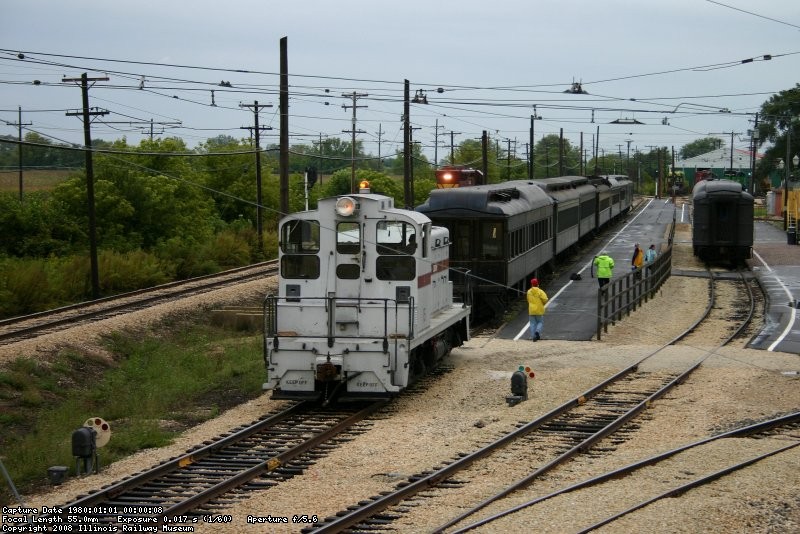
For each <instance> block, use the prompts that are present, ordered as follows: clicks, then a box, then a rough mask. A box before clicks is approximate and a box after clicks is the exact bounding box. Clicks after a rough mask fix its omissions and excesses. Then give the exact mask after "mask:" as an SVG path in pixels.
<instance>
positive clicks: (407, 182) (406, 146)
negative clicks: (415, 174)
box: [402, 80, 414, 209]
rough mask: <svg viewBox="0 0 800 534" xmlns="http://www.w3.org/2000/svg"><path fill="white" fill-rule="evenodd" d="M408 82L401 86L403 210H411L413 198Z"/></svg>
mask: <svg viewBox="0 0 800 534" xmlns="http://www.w3.org/2000/svg"><path fill="white" fill-rule="evenodd" d="M409 86H410V82H409V81H408V80H405V81H404V85H403V117H402V121H403V200H404V201H405V208H406V209H411V205H412V204H413V203H414V198H413V197H412V196H411V117H410V116H409V114H410V112H411V102H410V95H409V92H410V89H409Z"/></svg>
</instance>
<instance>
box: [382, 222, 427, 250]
mask: <svg viewBox="0 0 800 534" xmlns="http://www.w3.org/2000/svg"><path fill="white" fill-rule="evenodd" d="M376 229H377V243H378V254H380V255H387V254H389V255H391V254H395V255H397V254H414V252H415V251H416V250H417V243H418V242H419V236H418V235H417V231H416V229H415V228H414V225H413V224H411V223H408V222H405V221H378V224H377V225H376Z"/></svg>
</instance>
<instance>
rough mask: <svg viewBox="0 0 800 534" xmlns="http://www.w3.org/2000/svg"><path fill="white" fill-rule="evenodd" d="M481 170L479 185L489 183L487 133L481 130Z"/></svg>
mask: <svg viewBox="0 0 800 534" xmlns="http://www.w3.org/2000/svg"><path fill="white" fill-rule="evenodd" d="M481 170H482V171H483V179H482V180H481V181H482V183H481V185H484V184H487V183H489V134H488V132H487V131H486V130H483V134H481Z"/></svg>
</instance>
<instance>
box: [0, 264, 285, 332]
mask: <svg viewBox="0 0 800 534" xmlns="http://www.w3.org/2000/svg"><path fill="white" fill-rule="evenodd" d="M274 263H275V262H265V263H264V264H259V266H260V267H261V268H262V269H264V271H266V272H269V270H270V269H271V268H273V265H270V264H274ZM275 268H276V267H275ZM247 270H253V266H248V267H246V268H240V269H236V270H234V271H225V272H224V273H217V274H215V275H207V276H204V277H197V278H192V279H190V280H183V281H181V282H170V283H168V284H162V285H160V286H154V287H151V288H147V289H140V290H137V291H132V292H129V293H124V294H120V295H115V296H111V297H105V298H102V299H98V300H93V301H89V302H82V303H78V304H72V305H70V306H64V307H61V308H56V309H54V310H48V311H44V312H37V313H34V314H31V315H24V316H19V317H14V318H11V319H5V320H3V321H0V327H3V326H13V325H15V324H21V323H24V322H26V321H32V320H35V319H43V318H46V317H48V316H51V317H57V316H58V315H60V314H64V313H69V312H77V313H76V314H75V315H70V316H67V317H61V318H56V319H53V320H50V321H46V322H42V323H38V324H34V325H32V326H29V327H26V328H20V329H17V330H12V331H9V332H2V333H0V341H2V340H8V339H13V338H15V337H22V336H25V335H26V334H32V333H34V332H39V331H42V330H46V329H49V328H54V327H57V326H62V325H65V324H70V323H75V322H77V321H80V320H83V319H89V318H92V317H98V316H102V315H107V314H111V313H114V312H117V311H120V310H125V309H126V308H131V309H136V308H137V307H141V306H144V305H148V304H152V303H154V302H158V301H160V300H165V299H169V298H172V297H175V296H177V295H181V294H188V293H192V292H199V291H207V290H210V289H213V288H215V287H218V286H222V285H225V284H229V283H232V282H234V281H239V280H246V279H248V278H254V277H257V276H263V271H262V272H254V273H253V274H251V275H248V276H241V277H240V278H234V279H231V275H235V274H236V273H237V272H246V271H247ZM205 280H215V281H213V282H210V283H204V284H202V285H193V284H197V282H202V281H205ZM180 287H183V288H184V289H183V290H182V291H174V292H172V293H164V291H169V290H174V289H175V288H180ZM147 294H151V295H152V296H150V297H146V298H141V299H138V300H136V301H134V302H129V301H128V302H124V301H127V300H128V299H132V298H136V297H138V296H141V295H147ZM114 302H119V304H113V303H114ZM107 304H110V305H108V306H106V305H107ZM96 306H100V307H99V308H98V309H96V310H93V311H84V312H81V311H80V310H90V309H91V308H93V307H96Z"/></svg>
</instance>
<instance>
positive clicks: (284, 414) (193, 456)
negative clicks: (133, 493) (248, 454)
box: [62, 402, 308, 508]
mask: <svg viewBox="0 0 800 534" xmlns="http://www.w3.org/2000/svg"><path fill="white" fill-rule="evenodd" d="M307 408H308V404H307V403H305V402H298V403H295V404H293V405H291V406H289V407H287V408H286V409H284V410H281V411H280V412H278V413H275V414H273V415H271V416H269V417H266V418H264V419H262V420H261V421H258V422H257V423H255V424H253V425H251V426H249V427H247V428H245V429H244V430H241V431H239V432H236V433H233V434H231V435H229V436H226V437H225V438H223V439H220V440H218V441H214V442H213V443H210V444H209V445H206V446H205V447H202V448H199V449H197V450H194V451H190V452H187V453H186V454H183V455H181V456H178V457H175V458H173V459H171V460H168V461H166V462H164V463H162V464H159V465H158V466H157V467H155V468H153V469H150V470H147V471H145V472H143V473H139V474H136V475H133V476H132V477H130V478H126V479H124V480H122V481H120V482H117V483H116V484H112V485H110V486H106V487H104V488H103V489H100V490H98V491H96V492H93V493H91V494H89V495H86V496H83V497H81V498H79V499H77V500H75V501H73V502H71V503H69V504H65V505H64V506H63V507H62V508H68V507H70V506H72V507H90V506H94V505H96V504H98V503H101V502H103V501H106V500H108V499H113V498H115V497H117V496H119V495H121V494H123V493H125V492H127V491H130V490H131V489H133V488H136V487H138V486H141V485H142V484H144V483H146V482H149V481H151V480H154V479H156V478H158V477H160V476H163V475H164V474H165V473H169V472H171V471H175V470H177V469H180V468H182V467H186V466H188V465H191V464H193V463H196V462H197V461H198V460H200V459H201V458H205V457H207V456H209V455H211V454H213V453H215V452H217V451H219V450H221V449H224V448H225V447H227V446H229V445H231V444H232V443H236V442H237V441H241V440H242V439H245V438H247V437H250V436H252V435H254V434H257V433H259V432H261V431H262V430H264V429H266V428H269V427H271V426H273V425H275V423H278V422H280V421H283V420H285V419H287V418H288V417H290V416H292V415H295V414H297V413H299V412H301V411H303V410H305V409H307Z"/></svg>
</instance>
